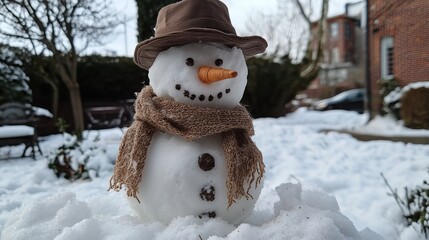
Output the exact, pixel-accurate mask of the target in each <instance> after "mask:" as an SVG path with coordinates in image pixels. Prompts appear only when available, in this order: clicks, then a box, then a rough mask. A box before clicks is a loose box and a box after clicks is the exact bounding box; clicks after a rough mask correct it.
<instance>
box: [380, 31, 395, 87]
mask: <svg viewBox="0 0 429 240" xmlns="http://www.w3.org/2000/svg"><path fill="white" fill-rule="evenodd" d="M393 67H394V52H393V38H392V37H384V38H383V39H381V78H383V79H391V78H393V74H394V73H393Z"/></svg>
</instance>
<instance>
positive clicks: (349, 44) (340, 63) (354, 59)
mask: <svg viewBox="0 0 429 240" xmlns="http://www.w3.org/2000/svg"><path fill="white" fill-rule="evenodd" d="M361 9H362V10H364V9H365V8H361ZM346 10H347V7H346ZM346 12H347V11H346ZM327 24H328V26H327V27H328V28H327V32H326V33H325V47H324V51H323V59H322V63H321V70H320V73H319V76H318V78H317V79H315V81H313V82H312V84H311V85H310V86H309V88H308V90H307V94H308V95H309V97H311V98H325V97H330V96H333V95H335V94H337V93H339V92H341V91H344V90H348V89H352V88H358V87H363V86H364V85H365V45H364V43H365V35H364V29H363V28H362V26H361V25H362V24H361V21H360V15H359V14H356V15H355V16H351V15H348V14H347V13H346V14H342V15H338V16H334V17H330V18H328V19H327ZM317 27H318V24H317V22H316V23H313V24H312V30H313V31H315V30H316V29H317ZM315 47H316V45H314V46H313V48H315Z"/></svg>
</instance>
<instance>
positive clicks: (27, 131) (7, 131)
mask: <svg viewBox="0 0 429 240" xmlns="http://www.w3.org/2000/svg"><path fill="white" fill-rule="evenodd" d="M37 122H38V118H37V117H35V116H34V110H33V108H32V107H31V105H28V104H21V103H16V102H11V103H5V104H3V105H0V146H14V145H20V144H24V145H25V148H24V151H23V153H22V156H21V157H25V156H26V152H27V150H28V149H29V148H31V157H32V158H33V159H36V150H35V148H36V147H37V149H38V151H39V153H40V154H41V155H42V150H41V149H40V146H39V141H38V138H37Z"/></svg>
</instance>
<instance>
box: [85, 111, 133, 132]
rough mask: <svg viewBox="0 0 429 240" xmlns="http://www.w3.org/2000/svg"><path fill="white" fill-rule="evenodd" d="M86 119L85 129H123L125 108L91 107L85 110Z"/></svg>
mask: <svg viewBox="0 0 429 240" xmlns="http://www.w3.org/2000/svg"><path fill="white" fill-rule="evenodd" d="M85 113H86V116H87V118H88V123H87V129H90V130H96V129H105V128H115V127H119V128H122V127H124V118H125V114H126V112H125V108H124V107H123V106H105V107H91V108H86V109H85Z"/></svg>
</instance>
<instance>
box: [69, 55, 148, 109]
mask: <svg viewBox="0 0 429 240" xmlns="http://www.w3.org/2000/svg"><path fill="white" fill-rule="evenodd" d="M77 78H78V82H79V85H80V88H81V95H82V99H83V100H84V101H107V102H113V101H120V100H126V99H133V98H135V93H136V92H139V91H140V90H141V88H142V87H143V85H145V84H146V85H147V84H148V83H149V78H148V76H147V71H144V70H143V69H141V68H139V67H138V66H137V65H136V64H135V63H134V62H133V59H132V58H129V57H105V56H99V55H91V56H85V57H81V58H79V61H78V72H77Z"/></svg>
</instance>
